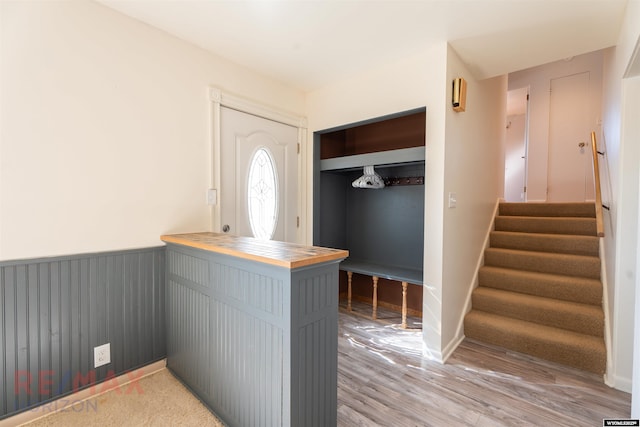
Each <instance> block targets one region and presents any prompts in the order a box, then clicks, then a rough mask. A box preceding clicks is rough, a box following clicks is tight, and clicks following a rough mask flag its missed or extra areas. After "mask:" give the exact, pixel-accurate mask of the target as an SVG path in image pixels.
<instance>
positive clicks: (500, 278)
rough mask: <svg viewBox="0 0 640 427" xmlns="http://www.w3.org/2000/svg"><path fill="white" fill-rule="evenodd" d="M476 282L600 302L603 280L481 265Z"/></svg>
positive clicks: (552, 296)
mask: <svg viewBox="0 0 640 427" xmlns="http://www.w3.org/2000/svg"><path fill="white" fill-rule="evenodd" d="M478 283H479V285H480V286H486V287H490V288H495V289H502V290H505V291H512V292H520V293H523V294H527V295H537V296H541V297H546V298H556V299H559V300H563V301H572V302H578V303H582V304H593V305H601V304H602V284H601V283H600V282H597V281H594V280H591V279H585V278H577V277H576V278H565V277H557V276H541V275H529V274H527V273H520V272H518V271H516V270H510V269H504V270H502V269H501V270H497V269H494V268H487V267H482V268H481V269H480V271H479V274H478Z"/></svg>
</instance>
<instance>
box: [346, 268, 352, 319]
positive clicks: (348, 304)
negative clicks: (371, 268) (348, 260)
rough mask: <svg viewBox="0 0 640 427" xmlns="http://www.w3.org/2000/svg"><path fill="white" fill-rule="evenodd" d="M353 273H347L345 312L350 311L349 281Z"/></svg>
mask: <svg viewBox="0 0 640 427" xmlns="http://www.w3.org/2000/svg"><path fill="white" fill-rule="evenodd" d="M352 279H353V272H351V271H347V311H351V280H352Z"/></svg>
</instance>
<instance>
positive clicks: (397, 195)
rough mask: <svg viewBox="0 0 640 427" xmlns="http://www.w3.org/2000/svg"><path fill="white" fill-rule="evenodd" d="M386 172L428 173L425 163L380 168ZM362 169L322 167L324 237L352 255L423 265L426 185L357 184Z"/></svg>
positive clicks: (395, 263) (320, 232)
mask: <svg viewBox="0 0 640 427" xmlns="http://www.w3.org/2000/svg"><path fill="white" fill-rule="evenodd" d="M376 172H377V173H379V174H380V175H381V176H382V177H411V176H424V163H417V164H412V165H402V166H395V167H386V168H376ZM361 175H362V170H357V171H343V172H321V173H320V184H319V189H320V200H319V203H320V206H319V218H316V222H319V224H320V228H319V230H318V234H317V236H318V238H317V240H316V241H314V244H316V245H320V246H329V247H335V248H340V249H348V250H349V258H351V259H358V260H366V261H371V262H378V263H380V264H385V265H393V266H396V267H404V268H411V269H415V270H422V263H423V252H424V186H423V185H399V186H392V187H385V188H383V189H379V190H371V189H357V188H353V187H352V186H351V182H352V181H353V180H354V179H356V178H358V177H359V176H361Z"/></svg>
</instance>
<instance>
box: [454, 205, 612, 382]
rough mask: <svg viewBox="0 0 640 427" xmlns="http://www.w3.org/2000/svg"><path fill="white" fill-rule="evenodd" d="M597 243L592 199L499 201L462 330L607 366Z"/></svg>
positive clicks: (570, 361) (584, 365) (592, 366)
mask: <svg viewBox="0 0 640 427" xmlns="http://www.w3.org/2000/svg"><path fill="white" fill-rule="evenodd" d="M598 245H599V239H598V237H596V225H595V206H594V204H593V203H501V204H500V206H499V213H498V216H497V217H496V219H495V230H494V231H493V232H492V233H491V236H490V245H489V246H490V247H489V248H488V249H486V250H485V255H484V266H483V267H481V269H480V271H479V274H478V287H477V288H476V289H475V290H474V291H473V294H472V304H471V305H472V309H471V311H470V312H469V313H468V314H467V315H466V317H465V320H464V330H465V335H466V336H467V337H469V338H472V339H476V340H479V341H484V342H487V343H491V344H494V345H498V346H502V347H505V348H508V349H510V350H514V351H518V352H522V353H526V354H530V355H533V356H536V357H540V358H543V359H546V360H550V361H553V362H557V363H561V364H564V365H568V366H573V367H575V368H578V369H582V370H586V371H589V372H594V373H598V374H603V373H604V371H605V368H606V359H607V357H606V349H605V344H604V313H603V310H602V283H601V281H600V265H601V264H600V258H599V252H598Z"/></svg>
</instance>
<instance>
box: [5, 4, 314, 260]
mask: <svg viewBox="0 0 640 427" xmlns="http://www.w3.org/2000/svg"><path fill="white" fill-rule="evenodd" d="M0 7H1V18H0V19H1V20H2V21H1V27H2V30H1V31H2V34H1V43H2V45H1V52H2V64H1V67H2V68H1V69H0V71H1V77H0V91H1V92H0V109H1V113H0V124H1V125H0V129H1V130H0V132H1V134H0V195H1V197H0V259H2V260H8V259H18V258H33V257H44V256H52V255H61V254H74V253H82V252H92V251H104V250H115V249H125V248H134V247H144V246H152V245H159V244H160V243H161V242H160V240H159V236H160V235H161V234H163V233H173V232H183V231H202V230H207V229H209V228H210V207H208V206H207V205H206V204H205V191H206V189H207V188H208V187H209V186H210V182H211V165H210V164H211V147H210V146H211V140H210V129H209V128H210V105H209V104H210V103H209V99H208V93H207V88H208V87H209V86H211V85H213V86H217V87H220V88H221V89H223V90H225V91H228V92H230V93H235V94H237V95H240V96H245V97H248V98H251V99H253V100H256V101H258V102H263V103H266V104H273V103H277V104H276V105H274V106H275V107H277V108H280V109H282V110H287V111H291V112H292V113H295V114H299V115H303V112H304V95H303V94H302V93H301V92H299V91H297V90H294V89H291V88H289V87H287V86H286V85H284V84H281V83H278V82H274V81H272V80H269V79H267V78H265V77H262V76H260V75H258V74H256V73H254V72H252V71H249V70H247V69H244V68H241V67H239V66H236V65H234V64H232V63H230V62H228V61H226V60H224V59H221V58H219V57H216V56H213V55H211V54H210V53H207V52H205V51H204V50H201V49H199V48H196V47H194V46H193V45H190V44H187V43H185V42H183V41H181V40H179V39H177V38H175V37H172V36H170V35H168V34H166V33H164V32H161V31H159V30H156V29H154V28H152V27H150V26H147V25H145V24H142V23H140V22H139V21H136V20H133V19H131V18H129V17H126V16H124V15H121V14H119V13H118V12H115V11H113V10H111V9H109V8H106V7H104V6H101V5H99V4H96V3H94V2H85V1H65V2H0Z"/></svg>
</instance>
